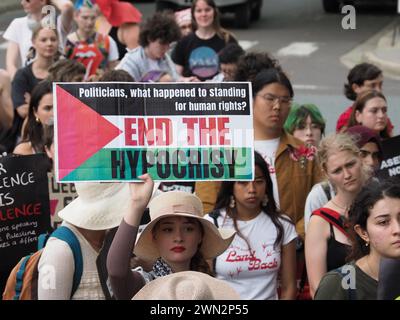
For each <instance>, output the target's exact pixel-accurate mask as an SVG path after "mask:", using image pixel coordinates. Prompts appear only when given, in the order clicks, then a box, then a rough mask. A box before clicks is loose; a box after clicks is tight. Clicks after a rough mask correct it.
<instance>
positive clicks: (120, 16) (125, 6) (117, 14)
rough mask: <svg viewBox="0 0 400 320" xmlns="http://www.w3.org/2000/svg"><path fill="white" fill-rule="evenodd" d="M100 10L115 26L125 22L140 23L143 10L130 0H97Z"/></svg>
mask: <svg viewBox="0 0 400 320" xmlns="http://www.w3.org/2000/svg"><path fill="white" fill-rule="evenodd" d="M96 3H97V5H98V6H99V8H100V11H101V12H102V13H103V15H104V16H105V17H106V19H107V21H108V22H109V23H110V24H111V25H112V26H113V27H119V26H121V25H122V24H124V23H140V22H141V21H142V14H141V12H140V11H139V10H138V9H136V7H135V6H134V5H133V4H132V3H129V2H120V1H119V0H96Z"/></svg>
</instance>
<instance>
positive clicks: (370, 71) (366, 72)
mask: <svg viewBox="0 0 400 320" xmlns="http://www.w3.org/2000/svg"><path fill="white" fill-rule="evenodd" d="M380 75H382V70H381V69H379V68H378V67H377V66H375V65H373V64H370V63H360V64H358V65H356V66H355V67H353V69H351V70H350V72H349V74H348V76H347V83H345V84H344V95H345V96H346V97H347V99H349V100H353V101H354V100H356V99H357V94H356V93H355V92H354V90H353V87H352V85H353V84H357V85H359V86H362V85H363V84H364V81H366V80H374V79H376V78H378V77H379V76H380Z"/></svg>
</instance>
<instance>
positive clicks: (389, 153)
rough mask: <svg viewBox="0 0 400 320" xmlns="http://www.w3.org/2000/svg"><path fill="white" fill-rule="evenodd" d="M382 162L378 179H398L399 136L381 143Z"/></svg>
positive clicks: (399, 163) (399, 168)
mask: <svg viewBox="0 0 400 320" xmlns="http://www.w3.org/2000/svg"><path fill="white" fill-rule="evenodd" d="M382 148H383V160H382V163H381V168H380V170H379V171H378V173H377V175H378V177H379V179H382V180H383V179H387V178H390V177H395V176H398V177H399V178H400V136H396V137H393V138H390V139H387V140H383V141H382Z"/></svg>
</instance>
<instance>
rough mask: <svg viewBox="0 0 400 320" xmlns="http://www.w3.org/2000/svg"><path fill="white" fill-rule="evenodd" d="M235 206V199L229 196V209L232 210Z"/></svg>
mask: <svg viewBox="0 0 400 320" xmlns="http://www.w3.org/2000/svg"><path fill="white" fill-rule="evenodd" d="M235 206H236V201H235V197H234V196H231V197H230V201H229V208H231V209H233V208H234V207H235Z"/></svg>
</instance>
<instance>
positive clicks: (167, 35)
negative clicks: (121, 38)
mask: <svg viewBox="0 0 400 320" xmlns="http://www.w3.org/2000/svg"><path fill="white" fill-rule="evenodd" d="M180 38H181V30H180V28H179V26H178V24H177V23H176V21H175V18H174V16H173V15H172V14H171V13H169V12H156V13H155V14H154V15H153V16H152V17H150V18H148V19H147V20H146V22H145V23H144V24H143V25H142V26H141V28H140V34H139V44H140V45H141V46H142V47H147V46H148V45H149V43H150V42H153V41H156V40H160V42H161V43H163V44H166V43H171V42H174V41H178V40H179V39H180Z"/></svg>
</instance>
